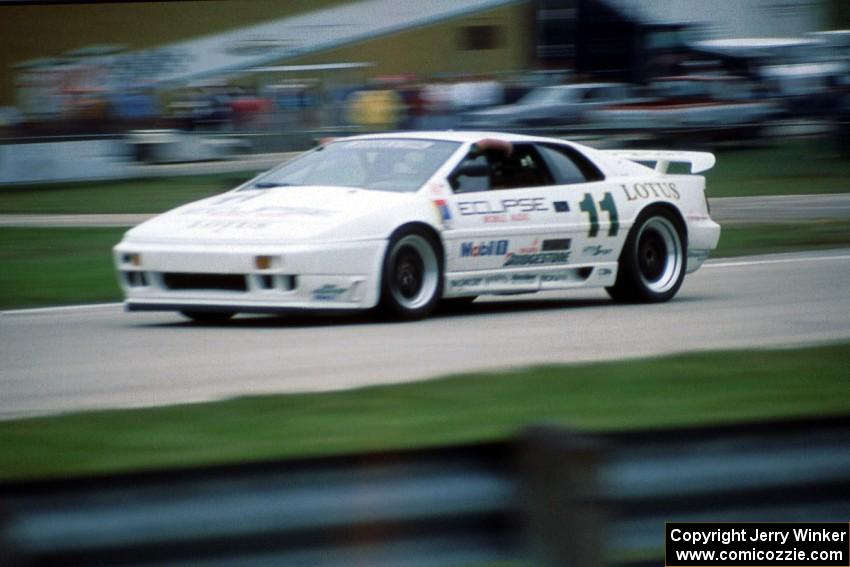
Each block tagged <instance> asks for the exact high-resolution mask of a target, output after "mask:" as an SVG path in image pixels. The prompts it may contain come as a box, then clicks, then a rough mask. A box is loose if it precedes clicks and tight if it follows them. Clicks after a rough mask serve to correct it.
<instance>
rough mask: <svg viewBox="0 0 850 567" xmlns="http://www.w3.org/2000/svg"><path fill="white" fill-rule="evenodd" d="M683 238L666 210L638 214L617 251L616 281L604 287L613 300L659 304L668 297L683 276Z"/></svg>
mask: <svg viewBox="0 0 850 567" xmlns="http://www.w3.org/2000/svg"><path fill="white" fill-rule="evenodd" d="M686 250H687V237H686V235H685V231H684V228H683V227H682V226H681V223H680V222H679V220H678V219H677V218H675V217H674V216H673V215H672V214H671V213H669V212H667V211H655V212H650V213H648V214H642V215H641V216H640V217H638V220H637V222H636V223H635V226H634V227H633V228H632V230H631V232H630V233H629V236H628V238H627V239H626V242H625V244H624V246H623V252H622V253H621V254H620V265H619V269H618V273H617V281H616V282H615V283H614V285H613V286H612V287H609V288H606V290H607V291H608V295H610V296H611V297H612V298H613V299H615V300H617V301H626V302H639V303H660V302H663V301H667V300H669V299H671V298H672V297H673V296H674V295H676V292H678V291H679V288H680V287H681V285H682V280H684V278H685V261H686Z"/></svg>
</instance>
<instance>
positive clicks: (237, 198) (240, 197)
mask: <svg viewBox="0 0 850 567" xmlns="http://www.w3.org/2000/svg"><path fill="white" fill-rule="evenodd" d="M260 195H262V193H242V192H241V191H240V192H239V193H230V194H227V195H222V196H221V197H219V198H218V199H216V200H215V201H213V203H212V204H213V205H225V204H227V203H244V202H246V201H250V200H251V199H256V198H257V197H259V196H260Z"/></svg>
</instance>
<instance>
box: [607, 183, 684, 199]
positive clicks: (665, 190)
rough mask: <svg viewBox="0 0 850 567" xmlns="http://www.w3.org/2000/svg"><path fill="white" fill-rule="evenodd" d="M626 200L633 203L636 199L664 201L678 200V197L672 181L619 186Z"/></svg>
mask: <svg viewBox="0 0 850 567" xmlns="http://www.w3.org/2000/svg"><path fill="white" fill-rule="evenodd" d="M620 187H622V188H623V192H624V193H625V194H626V199H628V200H629V201H635V200H637V199H651V198H653V197H659V198H660V197H664V198H666V199H676V200H678V199H679V197H680V195H679V191H678V190H677V189H676V184H675V183H673V182H672V181H656V182H651V183H632V185H631V187H629V186H627V185H625V184H620Z"/></svg>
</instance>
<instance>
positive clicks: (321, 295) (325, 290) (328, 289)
mask: <svg viewBox="0 0 850 567" xmlns="http://www.w3.org/2000/svg"><path fill="white" fill-rule="evenodd" d="M347 291H348V288H347V287H339V286H338V285H336V284H324V285H323V286H322V287H319V288H316V289H314V290H313V299H315V300H316V301H338V300H339V299H340V296H341V295H343V294H344V293H346V292H347Z"/></svg>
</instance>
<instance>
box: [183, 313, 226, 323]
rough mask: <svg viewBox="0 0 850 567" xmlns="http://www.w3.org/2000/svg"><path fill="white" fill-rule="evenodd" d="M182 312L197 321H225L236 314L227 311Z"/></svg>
mask: <svg viewBox="0 0 850 567" xmlns="http://www.w3.org/2000/svg"><path fill="white" fill-rule="evenodd" d="M180 314H181V315H183V316H184V317H188V318H189V319H191V320H192V321H194V322H195V323H225V322H227V321H229V320H230V319H231V318H232V317H233V316H234V315H235V313H230V312H227V311H181V312H180Z"/></svg>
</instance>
